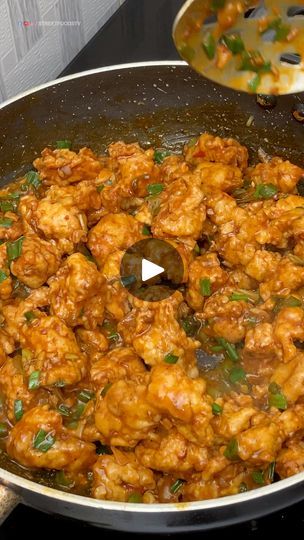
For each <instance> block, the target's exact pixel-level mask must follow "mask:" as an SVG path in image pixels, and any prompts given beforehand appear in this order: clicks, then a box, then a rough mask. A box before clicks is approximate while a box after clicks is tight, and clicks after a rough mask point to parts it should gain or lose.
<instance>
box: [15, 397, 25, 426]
mask: <svg viewBox="0 0 304 540" xmlns="http://www.w3.org/2000/svg"><path fill="white" fill-rule="evenodd" d="M14 415H15V419H16V421H17V422H18V420H21V418H22V416H23V402H22V399H15V401H14Z"/></svg>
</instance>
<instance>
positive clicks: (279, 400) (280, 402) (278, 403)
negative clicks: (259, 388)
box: [268, 393, 288, 411]
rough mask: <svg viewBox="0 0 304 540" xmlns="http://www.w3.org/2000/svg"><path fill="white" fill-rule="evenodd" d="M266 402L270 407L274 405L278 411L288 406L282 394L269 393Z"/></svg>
mask: <svg viewBox="0 0 304 540" xmlns="http://www.w3.org/2000/svg"><path fill="white" fill-rule="evenodd" d="M268 403H269V405H270V407H276V408H277V409H279V410H280V411H285V410H286V409H287V407H288V404H287V399H286V397H285V396H284V394H281V393H279V394H271V393H270V394H269V396H268Z"/></svg>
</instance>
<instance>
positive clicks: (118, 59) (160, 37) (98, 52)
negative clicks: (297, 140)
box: [0, 0, 304, 540]
mask: <svg viewBox="0 0 304 540" xmlns="http://www.w3.org/2000/svg"><path fill="white" fill-rule="evenodd" d="M183 1H184V0H126V1H125V3H124V4H123V6H122V7H121V8H120V9H119V10H118V11H117V12H116V13H115V14H114V15H113V17H112V18H111V19H110V20H109V21H108V22H107V23H106V25H105V26H104V27H103V28H102V29H101V30H100V31H99V32H98V33H97V34H96V35H95V36H94V37H93V39H92V40H91V41H90V42H89V43H88V45H86V47H85V48H84V49H83V50H82V51H81V52H80V53H79V54H78V56H77V57H76V58H75V59H74V60H73V61H72V62H71V64H70V65H69V66H68V67H67V68H66V69H65V70H64V72H63V73H62V75H69V74H71V73H76V72H78V71H83V70H87V69H93V68H97V67H101V66H106V65H112V64H121V63H126V62H140V61H147V60H174V59H178V55H177V53H176V51H175V49H174V46H173V44H172V41H171V38H170V35H171V27H172V22H173V19H174V17H175V14H176V13H177V11H178V9H179V8H180V6H181V5H182V4H183ZM286 503H287V501H286ZM303 532H304V502H303V503H298V504H296V505H293V506H291V507H289V508H288V509H286V510H284V511H281V512H276V513H275V514H272V515H270V516H268V517H264V518H261V519H257V520H251V521H248V522H245V523H243V524H241V525H235V526H230V527H225V529H224V530H223V529H218V530H214V531H210V532H209V531H208V532H205V533H195V534H192V535H191V537H193V538H203V539H205V538H208V539H210V540H213V539H215V538H223V537H229V538H242V539H246V538H247V539H255V540H257V539H261V538H267V540H268V539H269V538H281V537H286V538H287V537H288V536H289V535H290V534H296V535H297V536H299V537H301V534H303ZM147 533H148V531H147ZM65 534H67V535H68V537H69V538H73V537H74V538H79V537H82V538H83V537H84V538H86V537H87V538H88V537H90V538H100V536H102V535H105V536H106V538H107V539H108V538H110V539H115V540H116V538H117V539H118V538H120V537H121V533H120V532H115V531H108V530H101V529H97V528H94V527H91V526H89V525H87V524H85V523H82V522H80V521H73V520H70V519H65V518H62V517H57V516H53V515H47V514H43V513H42V512H39V511H37V510H33V509H31V508H28V507H26V506H24V505H22V504H20V505H19V506H18V507H17V508H16V509H15V510H14V511H13V512H12V514H11V515H10V516H9V518H8V519H7V520H6V522H5V523H4V524H3V525H2V527H1V532H0V539H1V540H12V539H16V538H17V537H18V538H21V537H23V538H31V540H36V539H37V540H38V539H39V540H41V539H42V538H44V537H47V538H62V537H64V536H65ZM134 536H135V535H134V534H131V533H124V534H123V537H124V538H125V539H126V540H127V539H129V538H130V539H131V538H134ZM168 536H169V535H157V538H168ZM153 537H154V538H156V535H153V536H152V538H153ZM176 538H177V536H176Z"/></svg>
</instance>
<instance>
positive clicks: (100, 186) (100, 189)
mask: <svg viewBox="0 0 304 540" xmlns="http://www.w3.org/2000/svg"><path fill="white" fill-rule="evenodd" d="M105 187H106V186H105V184H100V185H99V186H97V187H96V189H97V191H98V193H101V192H102V190H103V189H104V188H105Z"/></svg>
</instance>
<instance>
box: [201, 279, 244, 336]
mask: <svg viewBox="0 0 304 540" xmlns="http://www.w3.org/2000/svg"><path fill="white" fill-rule="evenodd" d="M233 292H234V289H233V288H232V287H225V288H222V289H220V290H219V291H217V292H215V293H214V294H212V296H210V297H209V298H207V299H206V300H205V303H204V307H203V310H202V311H201V312H199V313H198V314H197V317H198V318H200V319H203V320H204V321H209V325H208V334H210V333H211V334H212V335H214V336H218V337H223V338H225V339H227V340H228V341H230V342H231V343H238V342H239V341H241V340H242V339H244V337H245V334H246V330H247V322H246V321H247V318H248V316H249V314H250V310H251V306H250V304H249V303H248V302H245V301H244V300H238V301H235V300H232V299H231V295H232V294H233Z"/></svg>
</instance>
